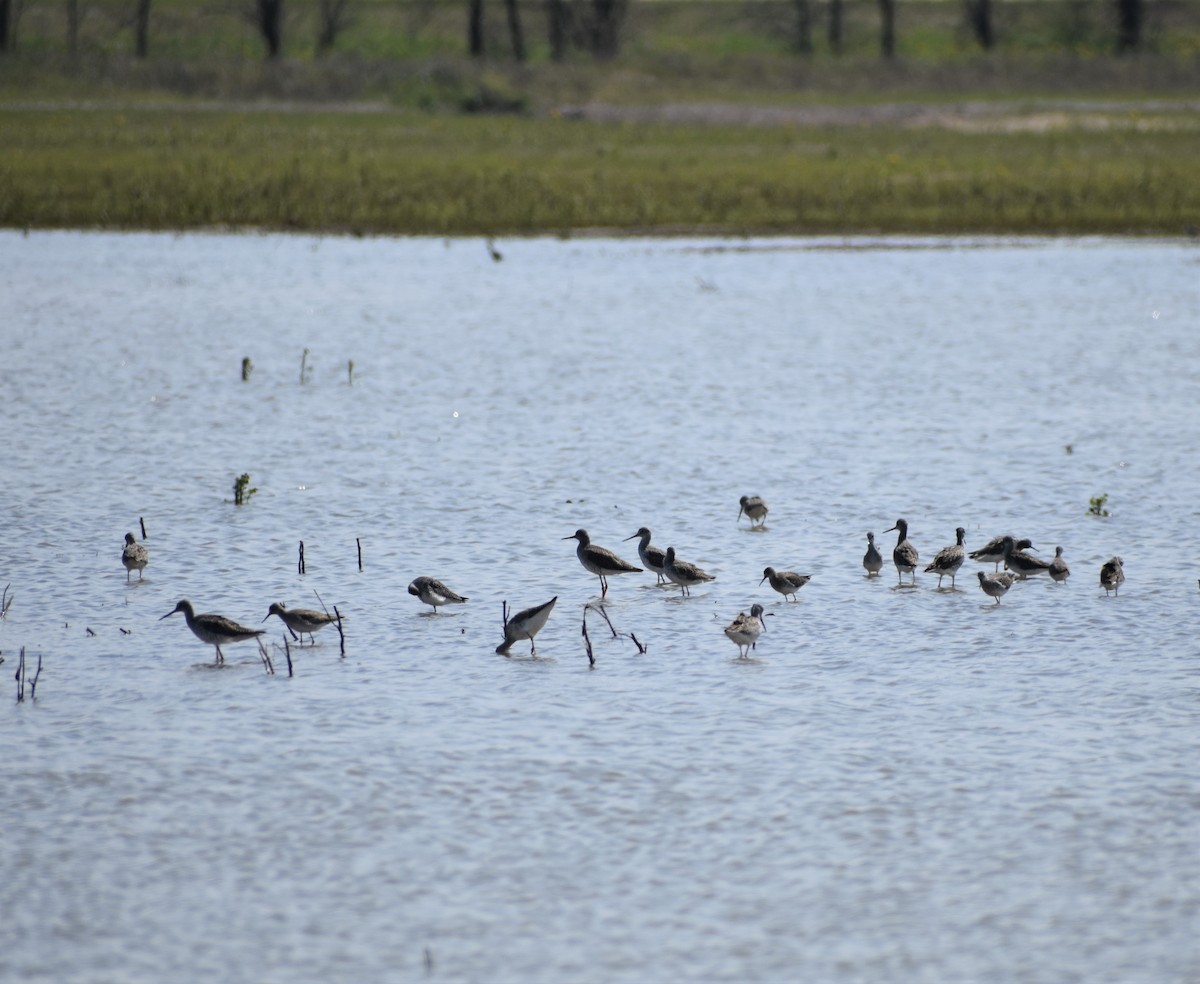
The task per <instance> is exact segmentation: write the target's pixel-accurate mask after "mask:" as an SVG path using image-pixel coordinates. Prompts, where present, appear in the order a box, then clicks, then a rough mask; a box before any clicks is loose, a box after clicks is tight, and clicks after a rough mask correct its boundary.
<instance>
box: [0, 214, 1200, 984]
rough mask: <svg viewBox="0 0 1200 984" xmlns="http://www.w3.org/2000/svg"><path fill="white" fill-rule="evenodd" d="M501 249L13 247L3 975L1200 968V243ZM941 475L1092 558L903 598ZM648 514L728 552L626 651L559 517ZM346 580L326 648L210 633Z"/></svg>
mask: <svg viewBox="0 0 1200 984" xmlns="http://www.w3.org/2000/svg"><path fill="white" fill-rule="evenodd" d="M498 247H499V249H500V250H501V252H502V253H503V257H504V258H503V261H502V262H498V263H496V262H493V261H492V260H491V259H490V258H489V256H488V253H487V251H486V249H485V248H484V245H483V244H482V243H481V242H479V241H441V240H378V239H375V240H372V239H367V240H349V239H311V238H305V237H285V236H226V235H187V236H177V237H176V236H162V235H107V234H73V233H53V234H48V233H38V234H32V235H29V236H27V237H23V236H21V235H19V234H16V233H7V232H4V233H0V259H2V260H3V262H2V263H0V312H2V314H0V342H2V343H3V352H4V358H3V360H2V361H0V380H2V386H3V389H2V392H3V394H4V397H5V399H4V406H5V420H4V442H3V446H4V454H3V460H4V467H3V469H2V470H0V501H2V502H3V504H4V509H5V514H6V517H7V521H6V522H5V523H3V524H2V525H0V560H2V562H3V564H2V568H0V582H2V583H11V588H10V593H11V594H12V595H14V596H15V600H14V601H13V604H12V608H11V610H10V612H9V615H8V618H7V620H6V621H4V622H3V623H0V653H2V655H3V657H4V660H5V662H4V664H3V670H4V671H7V672H8V673H10V674H11V672H13V671H14V669H15V667H16V663H17V658H18V652H19V650H20V649H21V647H25V648H26V651H27V658H28V659H30V660H31V662H32V661H35V660H36V658H37V657H41V658H42V660H43V667H44V668H43V672H42V677H41V680H40V681H39V684H38V688H37V698H36V701H32V700H30V699H28V698H27V699H26V701H25V702H24V703H23V704H17V703H16V702H15V701H14V700H12V698H13V697H15V685H14V684H13V683H12V682H11V681H12V677H11V675H8V676H3V677H0V679H4V680H9V681H10V683H9V684H8V686H9V687H11V688H12V689H10V691H9V703H8V704H7V705H4V706H6V707H7V709H6V710H4V711H3V712H2V713H0V740H2V741H3V744H4V749H5V752H6V754H5V756H4V764H3V771H2V773H0V778H2V779H3V789H4V796H3V799H2V800H0V826H2V828H3V830H4V834H5V850H4V852H3V855H2V856H3V862H0V872H3V877H2V878H0V911H3V912H4V914H5V916H4V921H5V927H6V934H5V935H6V943H5V945H4V946H3V947H0V979H12V980H18V979H19V980H26V981H36V980H49V981H56V982H71V981H87V982H92V981H97V980H121V981H129V982H138V981H146V982H159V981H164V980H195V979H200V978H209V979H219V980H226V981H262V980H288V981H329V980H410V979H422V980H425V979H434V980H465V981H484V980H488V981H521V982H538V981H546V982H558V981H564V980H571V981H646V980H662V981H666V980H680V979H687V980H705V981H725V980H729V981H744V980H762V981H781V980H813V981H816V980H819V981H846V982H851V981H866V980H905V981H918V982H919V981H938V982H940V981H948V980H971V981H997V982H1008V981H1013V980H1023V981H1053V982H1064V981H1087V982H1095V981H1135V980H1136V981H1188V980H1194V979H1196V977H1197V976H1198V975H1200V943H1198V940H1200V934H1197V932H1196V927H1197V925H1198V923H1200V887H1198V886H1200V776H1198V768H1197V761H1200V760H1198V758H1197V750H1198V745H1200V668H1198V666H1197V659H1196V653H1197V644H1196V641H1195V640H1196V635H1197V631H1196V621H1197V620H1196V612H1197V606H1198V605H1200V591H1198V589H1197V577H1198V576H1200V572H1198V571H1197V565H1196V562H1195V559H1194V558H1193V557H1192V556H1191V555H1190V543H1191V539H1192V536H1191V534H1192V533H1193V531H1194V527H1195V525H1196V517H1197V513H1198V511H1200V507H1198V506H1197V499H1196V489H1197V487H1200V483H1198V477H1200V476H1198V475H1197V457H1196V449H1197V447H1198V445H1200V440H1198V439H1200V417H1198V416H1197V413H1196V407H1197V405H1198V403H1200V333H1198V332H1197V331H1196V325H1197V317H1198V315H1200V251H1198V250H1197V249H1196V248H1195V247H1194V246H1191V245H1189V244H1186V243H1170V242H1144V241H1136V242H1130V241H1116V240H1072V241H1059V240H1048V241H1042V240H1020V241H1010V240H1004V241H996V240H943V239H931V240H890V239H889V240H879V241H873V240H800V241H776V240H770V241H752V240H747V241H742V240H738V241H707V240H703V241H702V240H695V241H687V240H670V241H658V240H635V241H612V240H585V241H570V240H567V241H553V240H529V241H518V242H501V243H499V244H498ZM305 349H308V350H309V353H308V356H307V360H306V361H307V365H308V366H309V367H310V372H309V375H308V377H307V380H306V382H304V383H303V384H301V382H300V365H301V354H302V352H303V351H304V350H305ZM243 357H249V358H251V359H252V360H253V364H254V370H253V373H252V374H251V377H250V380H249V381H248V382H242V381H241V379H240V365H241V360H242V359H243ZM349 360H353V362H354V373H353V379H352V382H351V381H350V378H349V374H348V362H349ZM1068 448H1069V453H1068ZM243 472H246V473H249V475H250V476H251V485H252V486H254V487H256V488H257V489H258V492H257V494H255V495H254V496H253V497H252V498H251V501H250V503H249V504H248V505H246V506H243V507H236V506H234V505H233V504H232V503H231V501H230V499H231V498H232V485H233V481H234V478H235V477H236V476H237V475H239V474H241V473H243ZM745 493H758V494H761V495H763V496H764V497H765V498H766V499H767V500H768V502H769V503H770V505H771V512H770V515H769V516H768V521H767V530H766V531H765V532H751V531H750V530H749V527H748V524H747V522H746V520H745V519H744V518H743V519H742V520H741V521H740V522H739V521H738V520H737V519H736V514H737V503H738V497H739V496H740V495H742V494H745ZM1102 493H1107V494H1108V502H1107V508H1108V509H1109V510H1110V511H1111V513H1112V515H1111V516H1109V517H1108V518H1107V519H1102V518H1096V517H1092V516H1089V515H1087V510H1088V501H1089V498H1090V497H1092V496H1096V495H1100V494H1102ZM898 516H903V517H905V518H907V519H908V520H909V522H910V524H911V529H910V536H911V539H912V540H913V542H914V543H915V544H916V545H917V547H918V548H919V550H920V552H921V557H922V562H923V563H924V562H927V561H928V560H930V559H932V556H933V554H934V553H935V552H936V551H937V550H938V549H939V548H940V547H942V546H945V545H947V544H950V543H952V542H953V540H954V528H955V527H956V526H958V525H962V526H964V527H965V528H966V529H967V546H968V548H974V547H977V546H979V545H981V543H982V542H983V541H984V540H985V539H987V538H989V537H991V536H993V535H995V534H997V533H1003V532H1016V533H1017V534H1018V535H1027V536H1029V537H1031V538H1032V539H1033V540H1034V543H1035V544H1036V545H1037V546H1038V547H1039V548H1041V551H1042V554H1043V556H1047V557H1051V556H1053V551H1054V546H1055V545H1056V544H1061V545H1063V547H1064V549H1065V556H1066V559H1067V560H1068V562H1069V563H1070V564H1071V568H1072V571H1073V575H1072V577H1071V578H1070V580H1069V581H1068V582H1067V583H1066V584H1065V585H1063V586H1056V585H1053V584H1050V583H1048V582H1044V581H1043V580H1032V581H1030V582H1028V583H1025V584H1020V585H1018V586H1016V587H1015V588H1014V589H1013V590H1012V591H1011V592H1009V594H1008V595H1007V596H1006V597H1005V599H1004V600H1003V603H1002V604H1001V605H999V606H995V605H993V604H992V603H991V602H990V600H989V599H987V598H986V597H984V596H983V594H982V593H981V592H980V591H979V590H978V586H977V582H976V581H975V577H974V571H975V570H977V569H979V566H978V565H975V564H973V563H970V562H968V564H967V565H966V566H965V567H964V568H963V571H962V574H961V575H960V577H961V580H962V582H963V583H962V584H961V585H958V590H957V591H949V590H947V591H937V590H935V586H936V579H935V578H934V577H932V576H930V575H923V574H922V575H918V578H917V581H918V587H917V588H916V589H907V588H906V589H898V588H897V587H896V577H895V572H894V570H893V568H892V566H891V563H890V548H891V546H892V545H893V542H894V541H893V539H892V537H893V536H894V534H887V535H884V534H883V531H884V530H885V529H886V528H887V527H890V526H891V525H892V524H893V523H894V521H895V519H896V518H897V517H898ZM139 517H142V518H144V519H145V523H146V531H147V534H148V537H147V540H146V546H147V548H148V550H149V552H150V565H149V567H148V568H147V569H146V571H145V576H144V580H142V581H140V582H139V581H138V580H137V578H136V575H135V576H134V581H133V583H130V584H126V580H125V571H124V570H123V568H122V567H121V565H120V562H119V559H118V558H119V555H120V548H121V544H122V538H123V536H124V534H125V532H126V531H127V530H132V531H134V532H135V533H137V534H138V535H139V538H140V530H139V527H138V520H139ZM643 524H644V525H648V526H650V527H651V529H652V530H653V531H654V533H655V542H656V543H659V544H660V545H662V546H664V547H665V546H667V545H672V544H673V545H674V546H676V548H677V550H678V551H679V553H680V555H681V556H683V557H685V558H687V559H689V560H692V561H694V562H696V563H698V564H700V565H701V566H702V567H704V568H706V569H707V570H709V571H711V572H712V573H714V574H715V575H716V577H717V579H716V580H715V581H714V582H712V583H711V584H708V585H705V586H703V587H697V588H696V589H694V590H693V593H692V597H691V598H690V599H681V598H680V597H679V594H678V592H677V591H675V590H671V589H661V588H657V587H655V585H654V583H653V578H652V577H648V576H645V575H627V576H622V577H618V578H613V580H612V584H611V587H610V591H609V599H608V607H607V611H608V614H609V616H610V618H611V619H612V622H613V624H614V625H615V626H616V628H617V629H618V630H620V631H622V632H633V633H634V634H636V635H637V637H638V638H639V639H640V640H642V641H643V642H645V643H646V645H647V647H648V651H647V652H646V653H645V654H644V655H642V654H639V653H638V651H637V649H636V648H635V647H634V645H633V644H632V642H631V641H629V640H628V639H625V638H618V639H614V638H612V635H611V633H610V632H609V630H608V628H607V627H606V626H605V625H604V622H603V621H602V619H601V618H600V617H599V616H598V615H596V614H594V613H593V614H592V615H590V616H589V618H588V628H589V635H590V638H591V641H592V643H593V645H594V648H595V656H596V665H595V668H594V669H589V665H588V661H587V658H586V656H585V652H584V642H583V639H582V638H581V636H580V621H581V615H582V611H583V606H584V604H585V603H586V602H587V601H588V600H589V599H593V598H594V597H595V596H596V594H597V591H598V584H597V581H596V579H595V578H594V577H592V576H590V575H588V574H587V573H586V572H585V571H584V570H583V569H582V568H581V567H580V566H579V564H578V563H577V561H576V559H575V557H574V546H575V544H574V542H572V541H566V542H564V541H563V540H562V537H565V536H569V535H570V534H571V533H572V532H573V531H574V530H575V529H576V528H577V527H584V528H586V529H588V530H589V531H590V532H591V534H592V536H593V538H594V539H595V540H596V541H597V542H598V543H600V544H603V545H606V546H609V547H612V548H616V549H618V550H619V552H621V553H622V555H623V556H626V557H628V558H630V559H634V558H636V552H635V550H634V546H635V544H634V543H632V542H630V543H624V544H623V543H621V542H620V541H621V539H622V538H623V537H626V536H629V535H630V534H631V533H633V532H634V530H635V529H637V527H638V526H640V525H643ZM867 530H873V531H875V532H876V534H877V535H879V538H880V543H881V546H882V547H883V548H884V549H883V552H884V554H885V558H887V560H888V564H887V566H886V567H885V569H884V572H883V576H882V577H880V578H878V579H871V580H868V579H866V578H865V577H864V576H863V571H862V568H861V566H860V558H861V556H862V553H863V549H864V547H865V542H864V536H865V533H866V531H867ZM301 540H303V541H304V544H305V556H306V563H307V573H306V574H304V575H299V574H298V573H297V551H298V544H299V541H301ZM356 540H357V541H359V542H360V543H361V547H362V557H363V568H362V570H361V571H360V570H359V567H358V554H357V544H356ZM1113 554H1120V555H1121V556H1122V557H1123V558H1124V561H1125V571H1126V576H1127V581H1126V583H1125V585H1124V586H1123V588H1122V590H1121V592H1120V595H1119V597H1113V598H1110V597H1106V596H1105V593H1104V591H1103V590H1102V589H1101V588H1100V586H1099V584H1098V571H1099V567H1100V564H1101V563H1102V562H1103V561H1104V560H1105V559H1107V558H1108V557H1109V556H1111V555H1113ZM767 565H773V566H775V567H779V568H790V569H796V570H800V571H802V572H804V573H811V574H813V575H814V578H813V580H812V582H811V583H810V584H809V585H807V586H806V587H805V588H804V589H803V590H802V591H801V592H800V594H799V597H798V600H797V602H796V603H795V604H790V603H784V602H782V600H780V599H779V598H778V596H776V595H774V594H773V592H771V591H770V589H769V587H768V586H767V585H762V586H761V587H760V586H759V585H758V581H759V578H761V576H762V573H761V572H762V569H763V568H764V567H765V566H767ZM418 574H432V575H434V576H438V577H441V578H442V579H444V580H445V581H446V582H447V583H449V584H450V585H451V587H453V588H456V589H457V590H459V591H460V592H462V593H463V594H466V595H469V596H470V598H471V600H470V602H469V603H468V604H467V605H465V606H463V607H461V608H458V609H454V610H451V611H446V612H445V613H439V614H438V615H437V616H432V615H430V614H429V613H428V609H424V607H423V606H422V605H420V604H419V603H418V601H417V600H416V599H415V598H412V597H410V596H409V595H407V594H406V592H405V587H406V585H407V584H408V583H409V581H410V580H411V579H412V578H413V577H414V576H416V575H418ZM318 593H319V595H320V597H321V599H323V600H324V603H325V604H326V605H328V606H329V607H331V608H332V607H333V606H334V605H337V606H338V608H339V610H340V611H341V612H343V613H344V614H345V616H346V622H345V628H346V651H345V656H344V658H342V657H341V656H340V655H339V645H338V638H337V636H336V634H335V633H334V631H333V630H330V629H327V630H324V631H323V632H322V633H321V634H319V635H318V636H317V639H318V640H319V642H318V644H317V645H316V646H314V647H311V648H309V647H305V648H304V649H303V650H300V651H297V650H295V649H293V650H292V654H293V657H294V659H295V676H294V677H292V678H289V677H288V676H287V673H286V668H285V659H284V657H283V652H282V649H281V646H282V626H281V624H280V623H279V621H278V620H277V619H274V618H272V619H271V620H270V621H269V622H267V623H266V625H265V626H264V627H265V628H267V629H269V630H270V636H269V638H270V640H271V644H272V649H273V651H274V653H275V661H276V668H277V670H278V672H277V673H276V675H274V676H268V675H267V674H266V673H265V672H264V670H263V667H262V664H261V661H260V659H259V656H258V654H257V652H256V651H255V649H254V647H253V645H251V644H245V643H244V644H240V645H234V646H229V647H227V651H226V655H227V658H228V661H227V664H226V667H225V668H224V669H223V670H217V669H214V668H213V667H212V659H213V651H212V649H211V647H208V646H205V645H203V644H201V643H200V642H198V641H197V640H196V639H195V638H194V637H193V636H192V635H191V633H189V632H188V631H187V628H186V626H185V625H184V623H183V619H182V616H179V615H176V616H174V617H173V618H169V619H167V620H165V621H159V617H160V616H162V615H164V614H166V613H167V612H169V611H170V610H171V609H172V608H173V607H174V605H175V603H176V601H178V600H179V599H180V598H183V597H187V598H190V599H192V600H193V601H194V602H195V603H196V606H197V608H198V610H201V611H219V612H221V613H223V614H226V615H229V616H232V617H234V618H237V619H239V620H242V621H245V622H249V623H255V624H257V623H258V621H259V619H261V618H262V617H263V615H265V613H266V610H267V607H268V606H269V604H270V603H271V602H272V601H283V602H285V603H286V604H288V605H289V606H308V607H320V606H319V603H318V601H317V597H316V595H317V594H318ZM555 595H557V596H558V606H557V608H556V610H555V612H554V614H553V616H552V617H551V619H550V621H549V623H548V624H547V626H546V628H545V629H544V631H543V632H542V633H541V635H540V636H539V637H538V657H539V658H538V659H529V658H527V648H526V647H524V646H520V645H519V646H517V647H515V648H514V654H516V655H517V657H518V658H514V659H505V658H503V657H500V656H497V655H495V653H494V652H493V650H494V648H495V646H496V644H497V643H499V642H500V639H501V601H502V600H504V599H507V600H508V601H509V602H510V604H512V605H514V606H516V607H518V608H521V607H526V606H528V605H532V604H536V603H540V602H542V601H545V600H547V599H548V598H550V597H551V596H555ZM755 601H759V602H762V603H763V604H765V605H766V606H767V610H768V612H769V613H770V614H769V616H768V617H767V618H766V624H767V631H766V633H765V634H764V635H763V637H762V639H761V640H760V642H759V645H758V648H757V649H756V651H755V652H754V653H753V658H752V659H749V660H739V659H738V658H737V651H736V649H735V647H734V646H733V645H732V644H731V643H730V642H729V641H728V640H727V639H725V637H724V636H723V634H722V633H721V627H722V626H723V625H725V624H726V623H727V622H728V621H729V620H730V619H731V618H732V617H733V616H734V615H735V614H736V613H737V612H738V611H739V610H747V609H748V608H749V606H750V605H751V604H752V603H753V602H755Z"/></svg>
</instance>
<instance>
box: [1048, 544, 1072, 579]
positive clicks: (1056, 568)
mask: <svg viewBox="0 0 1200 984" xmlns="http://www.w3.org/2000/svg"><path fill="white" fill-rule="evenodd" d="M1070 576H1071V568H1069V567H1068V566H1067V562H1066V561H1065V560H1063V555H1062V547H1055V548H1054V559H1053V560H1052V561H1050V577H1051V578H1053V579H1054V580H1055V581H1057V582H1058V583H1059V584H1062V583H1063V581H1065V580H1066V579H1067V578H1069V577H1070Z"/></svg>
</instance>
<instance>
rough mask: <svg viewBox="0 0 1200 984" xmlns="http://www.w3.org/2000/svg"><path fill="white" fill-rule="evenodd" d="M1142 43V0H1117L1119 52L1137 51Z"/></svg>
mask: <svg viewBox="0 0 1200 984" xmlns="http://www.w3.org/2000/svg"><path fill="white" fill-rule="evenodd" d="M1141 44H1142V0H1117V54H1119V55H1123V54H1126V53H1127V52H1130V51H1137V49H1138V48H1139V47H1141Z"/></svg>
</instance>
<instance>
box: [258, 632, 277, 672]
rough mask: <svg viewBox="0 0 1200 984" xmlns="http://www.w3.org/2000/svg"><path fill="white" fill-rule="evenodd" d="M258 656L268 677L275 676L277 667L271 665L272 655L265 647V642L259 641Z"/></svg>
mask: <svg viewBox="0 0 1200 984" xmlns="http://www.w3.org/2000/svg"><path fill="white" fill-rule="evenodd" d="M258 655H259V656H260V657H261V658H262V664H263V667H264V668H265V669H266V671H267V675H268V676H271V675H273V674H274V673H275V667H274V665H273V664H272V663H271V654H270V653H268V652H267V647H266V646H264V645H263V641H262V640H261V639H259V640H258Z"/></svg>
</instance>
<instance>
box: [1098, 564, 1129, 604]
mask: <svg viewBox="0 0 1200 984" xmlns="http://www.w3.org/2000/svg"><path fill="white" fill-rule="evenodd" d="M1124 580H1125V561H1123V560H1122V559H1121V558H1120V557H1110V558H1109V559H1108V560H1106V561H1105V562H1104V566H1102V567H1101V568H1100V587H1102V588H1103V589H1104V594H1105V596H1106V597H1107V596H1108V593H1109V592H1110V591H1111V592H1112V593H1113V594H1120V593H1121V584H1122V583H1123V582H1124Z"/></svg>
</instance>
